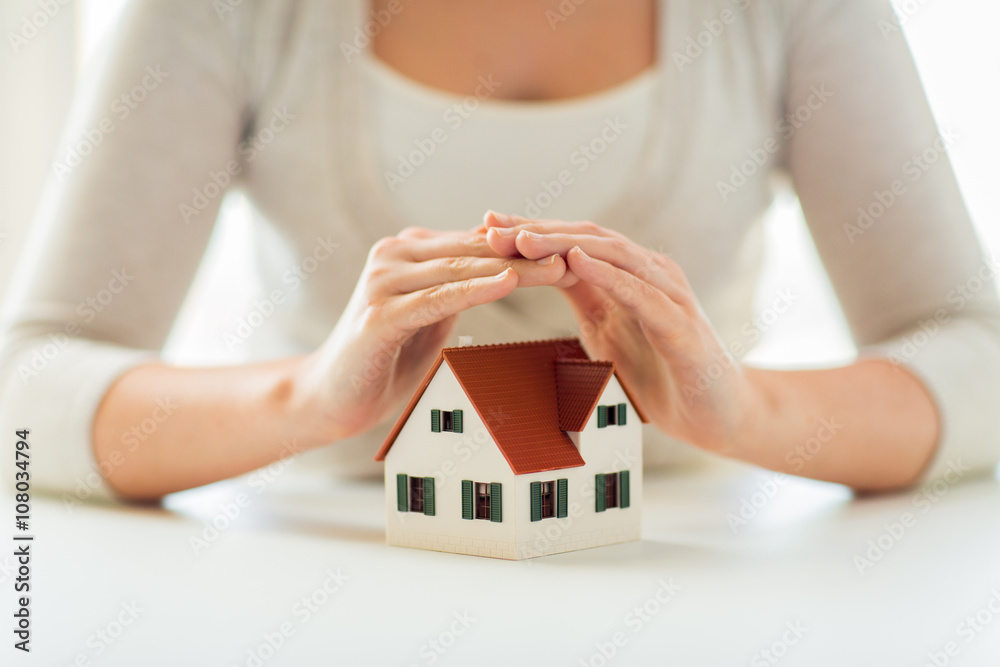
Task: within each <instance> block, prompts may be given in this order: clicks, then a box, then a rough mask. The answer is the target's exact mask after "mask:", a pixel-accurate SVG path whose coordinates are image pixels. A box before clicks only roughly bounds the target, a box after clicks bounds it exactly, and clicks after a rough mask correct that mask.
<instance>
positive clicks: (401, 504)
mask: <svg viewBox="0 0 1000 667" xmlns="http://www.w3.org/2000/svg"><path fill="white" fill-rule="evenodd" d="M408 481H409V480H407V478H406V475H404V474H403V473H399V474H398V475H396V509H397V510H399V511H400V512H405V511H406V510H407V509H409V507H410V503H409V500H410V499H409V497H408V494H407V491H409V489H408V488H407V487H409V483H408Z"/></svg>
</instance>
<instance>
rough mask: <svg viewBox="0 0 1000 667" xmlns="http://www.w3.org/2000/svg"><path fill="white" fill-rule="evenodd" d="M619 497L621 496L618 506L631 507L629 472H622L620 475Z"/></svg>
mask: <svg viewBox="0 0 1000 667" xmlns="http://www.w3.org/2000/svg"><path fill="white" fill-rule="evenodd" d="M618 495H619V496H620V498H619V501H618V506H619V507H628V505H629V490H628V470H622V471H621V472H620V473H618Z"/></svg>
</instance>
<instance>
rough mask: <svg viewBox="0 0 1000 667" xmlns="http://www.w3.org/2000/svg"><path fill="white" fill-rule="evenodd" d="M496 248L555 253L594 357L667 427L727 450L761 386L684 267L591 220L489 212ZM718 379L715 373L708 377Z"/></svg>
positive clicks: (535, 255) (530, 254)
mask: <svg viewBox="0 0 1000 667" xmlns="http://www.w3.org/2000/svg"><path fill="white" fill-rule="evenodd" d="M485 223H486V227H487V229H488V231H487V234H486V238H487V242H488V243H489V245H490V247H491V248H492V249H493V250H494V251H496V253H497V254H498V255H501V256H507V257H514V256H519V257H524V258H526V259H528V260H533V259H539V258H543V257H550V256H551V255H553V254H558V255H560V256H562V257H564V258H565V261H566V264H567V267H568V270H567V271H566V274H565V275H564V276H563V277H562V278H561V279H560V280H559V281H558V283H557V285H558V286H559V287H562V291H563V294H565V296H566V297H567V299H568V300H569V303H570V305H571V306H572V308H573V310H574V312H575V314H576V317H577V320H578V321H579V324H580V333H581V336H580V337H581V339H582V341H583V344H584V346H585V347H586V349H587V351H588V353H589V354H590V355H591V356H592V357H594V358H596V359H607V360H611V361H614V362H615V365H616V366H617V368H618V371H619V372H620V373H621V374H622V377H623V378H624V379H625V381H626V383H628V385H629V387H630V388H632V389H633V390H634V395H635V397H636V400H638V401H639V403H640V407H641V408H642V409H643V411H644V412H645V413H646V415H647V417H648V418H649V419H650V420H651V421H652V422H653V423H655V424H656V425H657V426H658V427H659V428H660V429H661V430H662V431H664V432H665V433H667V434H669V435H671V436H673V437H675V438H678V439H680V440H684V441H686V442H689V443H692V444H695V445H698V446H700V447H703V448H705V449H709V450H712V451H716V452H720V453H725V452H730V451H732V450H733V448H735V447H736V446H737V444H736V439H737V437H738V435H739V434H740V433H742V432H744V431H745V430H746V428H747V426H748V422H749V421H750V420H751V419H752V416H753V415H754V414H756V413H757V410H756V408H757V404H758V403H759V400H760V399H759V397H758V392H757V390H756V389H755V388H754V387H753V386H752V385H751V383H750V381H749V380H748V379H747V376H746V373H744V371H743V369H742V368H741V367H740V365H739V364H738V363H737V362H736V361H735V360H734V359H733V358H732V356H731V355H729V354H728V353H727V352H726V350H725V348H724V346H723V345H722V343H721V342H720V341H719V339H718V337H717V336H716V334H715V331H714V330H713V329H712V325H711V324H709V322H708V320H707V318H706V317H705V314H704V313H703V312H702V310H701V307H700V306H699V304H698V301H697V299H696V298H695V296H694V294H693V292H692V291H691V287H690V285H688V282H687V279H686V278H685V277H684V273H683V272H682V271H681V269H680V267H679V266H677V264H676V263H674V262H673V261H672V260H671V259H670V258H669V257H667V256H666V255H663V254H661V253H658V252H655V251H653V250H649V249H647V248H644V247H642V246H640V245H638V244H636V243H634V242H632V241H630V240H629V239H627V238H626V237H624V236H623V235H621V234H619V233H618V232H614V231H611V230H608V229H604V228H603V227H600V226H598V225H595V224H594V223H591V222H562V221H558V220H529V219H525V218H518V217H515V216H505V215H501V214H497V213H494V212H492V211H491V212H490V213H488V214H487V216H486V219H485ZM710 378H715V379H710Z"/></svg>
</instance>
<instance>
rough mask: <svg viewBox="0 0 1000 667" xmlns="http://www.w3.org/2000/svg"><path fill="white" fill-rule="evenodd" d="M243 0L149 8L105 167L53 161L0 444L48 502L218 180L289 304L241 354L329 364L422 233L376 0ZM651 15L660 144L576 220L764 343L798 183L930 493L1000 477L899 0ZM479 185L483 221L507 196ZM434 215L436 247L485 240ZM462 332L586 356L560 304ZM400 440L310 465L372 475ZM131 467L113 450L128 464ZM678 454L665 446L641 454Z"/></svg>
mask: <svg viewBox="0 0 1000 667" xmlns="http://www.w3.org/2000/svg"><path fill="white" fill-rule="evenodd" d="M235 4H236V3H229V4H227V3H208V2H202V1H200V0H137V1H136V2H134V3H132V4H131V6H130V8H129V9H127V10H126V11H127V16H126V18H125V21H124V29H123V30H122V32H121V34H119V35H118V36H117V37H116V40H117V42H116V46H115V48H114V50H113V57H112V58H111V59H110V60H109V61H108V65H107V67H106V68H105V69H104V70H103V73H102V75H101V76H100V77H99V79H96V80H94V81H91V82H88V83H87V85H85V87H84V89H83V91H82V93H81V95H80V97H79V101H78V102H79V103H78V105H77V106H76V109H75V111H74V113H73V116H72V119H71V123H70V127H69V129H68V134H67V137H69V138H70V140H71V143H72V144H73V145H76V146H78V148H79V152H80V153H84V152H86V153H87V154H86V155H85V156H82V158H81V159H80V160H76V159H73V160H69V161H67V160H66V158H65V153H61V154H60V155H59V156H57V159H58V162H59V163H60V164H57V166H56V169H57V173H58V177H54V178H53V185H52V188H51V189H50V190H49V192H48V194H47V195H46V198H45V201H44V204H43V210H42V212H41V214H40V219H39V220H38V221H37V223H36V224H35V226H34V228H33V230H32V237H31V240H30V243H29V247H28V250H27V251H26V252H25V255H24V257H23V258H22V262H21V265H20V267H19V274H20V277H21V280H20V282H19V283H18V287H17V289H15V291H14V292H13V293H12V295H11V298H10V299H9V301H8V304H7V305H8V308H7V311H6V315H5V332H4V337H3V340H2V348H0V387H2V389H0V391H2V394H0V425H2V428H0V433H11V432H13V431H14V430H15V429H21V428H30V429H31V430H32V440H33V449H32V456H33V460H32V470H33V477H34V483H35V485H36V488H39V487H42V488H48V489H51V490H57V491H58V490H73V489H74V488H86V487H87V486H88V482H87V479H88V475H90V477H89V480H90V482H93V481H94V480H95V479H96V476H95V475H93V474H92V473H93V471H94V470H95V469H96V464H95V462H94V461H93V456H92V452H91V442H90V440H91V426H92V420H93V417H94V413H95V410H96V407H97V405H98V404H99V402H100V400H101V398H102V397H103V395H104V393H105V392H106V390H107V388H108V386H109V385H110V383H111V382H113V381H114V380H115V378H116V377H118V376H119V375H120V374H121V373H122V372H123V371H125V370H126V369H128V368H130V367H132V366H134V365H135V364H137V363H141V362H142V361H143V360H148V359H150V358H155V355H156V354H157V353H158V351H159V350H160V349H161V347H162V345H163V344H164V341H165V340H166V337H167V335H168V333H169V331H170V329H171V326H172V324H173V321H174V319H175V316H176V314H177V311H178V308H179V307H180V305H181V302H182V300H183V299H184V297H185V295H186V293H187V290H188V287H189V285H190V282H191V279H192V277H193V276H194V273H195V271H196V269H197V268H198V265H199V262H200V261H201V258H202V255H203V254H204V251H205V247H206V244H207V242H208V239H209V236H210V234H211V232H212V229H213V225H214V222H215V218H216V214H217V212H218V208H219V204H220V200H221V191H222V190H223V189H224V188H225V187H227V186H228V187H233V186H236V187H241V188H242V189H243V190H244V191H245V192H246V193H247V195H248V196H249V198H250V199H251V201H252V202H253V203H254V205H255V207H256V209H257V210H258V212H259V218H258V221H257V226H256V237H257V240H258V245H257V257H256V259H257V264H258V268H259V272H260V277H261V281H262V283H263V284H264V285H265V286H266V289H267V291H269V292H270V291H273V290H278V291H280V292H281V293H282V296H283V303H282V304H281V305H280V307H279V308H278V309H277V310H276V311H275V313H274V315H272V316H271V317H270V318H269V319H268V320H267V321H266V322H264V323H263V324H262V325H261V326H260V327H259V328H257V329H256V330H255V331H254V332H253V335H252V336H251V338H250V340H249V344H251V345H253V347H254V349H255V351H256V354H257V356H260V357H274V356H280V355H284V354H290V353H300V352H306V351H310V350H312V349H314V348H315V347H316V346H317V345H319V344H320V343H321V342H322V340H323V339H324V338H325V337H326V335H327V334H328V333H329V331H330V330H331V329H332V327H333V326H334V323H335V322H336V321H337V318H338V315H339V313H340V312H341V310H342V308H343V307H344V305H345V303H346V301H347V299H348V296H349V295H350V293H351V290H352V288H353V286H354V284H355V282H356V280H357V278H358V276H359V274H360V271H361V268H362V265H363V262H364V258H365V255H366V252H367V250H368V248H369V247H370V246H371V245H372V243H374V242H375V240H377V239H378V238H380V237H382V236H385V235H390V234H393V233H395V232H397V231H398V230H399V229H400V228H402V227H404V226H406V225H407V224H410V223H411V222H412V220H411V219H409V218H408V216H406V215H403V214H402V213H401V210H405V207H401V206H400V199H399V198H398V197H397V196H396V195H395V193H391V192H390V190H389V188H388V187H387V183H386V179H385V177H384V173H383V172H384V171H385V170H384V169H383V168H381V167H383V166H384V155H382V157H380V150H383V151H384V144H383V143H382V142H381V141H380V140H379V138H378V137H377V136H375V135H376V134H377V133H376V132H373V131H372V126H373V125H374V126H375V127H377V126H378V124H377V122H376V123H373V122H372V119H374V118H376V116H377V114H375V113H373V112H372V111H371V108H370V105H371V104H372V96H371V95H370V94H368V93H367V92H366V91H367V90H368V89H367V88H366V86H365V84H364V82H365V78H364V76H363V73H364V71H365V69H364V67H363V66H362V65H361V63H360V60H361V59H360V57H359V56H358V54H357V53H356V52H355V49H354V48H353V46H352V45H353V44H355V43H356V44H358V45H362V46H363V45H364V44H363V42H364V40H362V39H360V38H359V35H361V34H362V32H361V31H360V29H359V26H361V25H362V24H363V23H364V22H365V21H367V20H368V17H367V16H366V15H365V14H366V12H365V5H366V3H365V2H364V0H349V1H345V2H328V1H325V0H271V1H269V2H264V1H263V0H261V1H254V0H244V1H243V2H242V3H240V4H239V5H238V6H235V7H233V9H232V11H224V10H222V9H221V8H225V7H230V6H231V5H235ZM659 16H660V17H661V19H662V25H661V31H660V47H661V48H660V59H659V64H658V67H657V69H656V74H655V78H656V81H655V85H654V86H653V87H652V90H651V93H650V99H649V110H650V113H648V114H647V116H648V124H647V126H646V127H645V128H644V129H642V142H641V148H642V149H641V150H640V151H637V152H636V154H635V155H634V156H633V157H631V158H628V159H627V160H626V159H624V158H622V159H623V160H624V161H623V162H621V164H620V166H621V168H623V169H626V168H627V169H629V171H628V174H629V177H628V178H626V179H622V180H621V185H620V187H619V188H618V189H619V191H618V192H617V193H612V195H613V196H610V198H608V199H607V204H606V205H600V206H598V205H597V204H594V203H591V204H587V202H588V201H592V200H588V199H587V196H586V195H585V193H582V192H580V191H577V192H574V188H572V187H570V188H568V189H567V191H566V192H565V193H563V194H561V195H560V201H565V204H560V207H563V206H565V207H566V208H567V209H568V210H571V211H579V212H580V213H581V214H580V216H579V217H586V218H590V219H593V220H595V221H596V222H598V223H600V224H603V225H605V226H608V227H611V228H614V229H618V230H620V231H622V232H623V233H625V234H627V235H628V236H630V237H631V238H633V239H635V240H636V241H638V242H639V243H641V244H644V245H646V246H649V247H652V248H656V249H660V250H662V251H663V252H666V253H669V254H670V255H671V256H672V257H673V258H674V259H675V260H676V261H677V262H678V263H679V264H680V266H681V267H682V268H683V269H684V270H685V271H686V273H687V276H688V278H689V280H690V282H691V285H692V287H693V288H694V290H695V292H696V293H697V295H698V297H699V299H700V301H701V303H702V305H703V307H704V309H705V311H706V313H707V315H708V316H709V318H710V319H711V321H712V323H713V324H714V325H715V327H716V329H717V331H718V332H719V335H720V336H721V338H722V340H723V341H724V342H725V343H726V344H727V345H729V346H731V347H732V348H733V349H738V348H737V346H745V345H746V344H747V343H749V342H750V341H747V340H745V337H744V333H741V328H742V324H743V323H745V322H747V321H749V320H750V319H751V317H752V315H753V313H752V311H751V304H752V295H753V292H754V287H755V281H756V277H757V275H758V272H759V269H760V266H761V261H762V252H763V243H762V234H761V225H760V222H761V219H762V216H763V214H764V213H765V212H766V210H767V208H768V206H769V204H770V203H771V201H772V196H773V187H774V183H775V179H773V178H771V177H772V176H773V175H776V174H787V175H788V177H789V178H790V182H791V184H792V185H793V186H794V188H795V190H796V192H797V194H798V196H799V198H800V200H801V204H802V208H803V211H804V213H805V217H806V220H807V223H808V225H809V227H810V230H811V232H812V235H813V238H814V240H815V243H816V246H817V248H818V250H819V253H820V255H821V257H822V259H823V261H824V263H825V266H826V269H827V271H828V273H829V275H830V278H831V280H832V282H833V285H834V287H835V289H836V292H837V295H838V297H839V300H840V303H841V305H842V307H843V310H844V313H845V315H846V317H847V321H848V323H849V324H850V326H851V329H852V332H853V335H854V338H855V340H856V342H857V344H858V346H859V348H860V350H861V353H862V354H865V355H881V356H885V355H892V356H893V358H894V359H897V360H898V361H899V362H900V363H902V364H905V365H906V366H907V367H908V368H909V369H911V370H912V371H913V372H914V373H916V375H917V376H919V377H920V378H921V379H922V380H923V381H924V382H925V383H926V385H927V386H928V387H929V389H930V391H931V392H932V393H933V396H934V398H935V400H936V402H937V405H938V407H939V408H940V412H941V414H942V418H943V435H942V441H941V443H940V447H939V450H938V453H937V455H936V458H935V460H934V462H933V464H932V466H931V467H930V469H929V470H928V473H927V474H928V475H935V474H939V473H943V472H944V471H945V470H946V469H947V468H948V466H949V465H950V464H952V463H957V462H960V464H961V465H962V466H967V467H971V468H974V469H980V470H982V469H984V468H986V467H988V466H991V465H992V464H994V463H995V462H996V461H997V460H998V458H1000V410H997V409H996V399H997V397H998V396H1000V306H998V299H997V296H996V291H995V288H994V285H993V282H992V278H993V275H994V272H995V271H994V268H995V267H994V266H993V264H992V263H990V262H989V261H987V260H985V259H984V257H983V253H982V250H981V248H980V245H979V243H978V241H977V239H976V236H975V233H974V231H973V229H972V226H971V224H970V221H969V217H968V213H967V211H966V209H965V206H964V205H963V202H962V198H961V195H960V193H959V190H958V187H957V184H956V182H955V178H954V175H953V173H952V170H951V167H950V165H949V163H948V160H947V158H946V157H945V156H944V154H943V152H942V151H941V150H940V148H939V147H938V146H939V145H940V144H939V139H938V130H937V129H936V127H935V124H934V121H933V119H932V117H931V114H930V111H929V108H928V105H927V102H926V100H925V97H924V94H923V91H922V89H921V85H920V82H919V80H918V77H917V74H916V71H915V69H914V66H913V62H912V59H911V57H910V54H909V52H908V50H907V47H906V45H905V42H904V40H903V38H902V36H901V35H900V33H899V32H898V31H892V30H889V29H888V27H887V26H894V25H895V23H894V22H893V18H892V16H893V15H892V12H891V7H890V5H889V3H888V2H887V0H770V1H767V0H758V1H757V2H745V1H744V0H672V1H667V0H664V1H663V2H662V7H661V11H660V14H659ZM372 25H374V24H372ZM123 94H124V95H125V98H123V97H122V96H123ZM140 98H141V99H140ZM571 107H572V103H570V106H568V107H567V109H569V108H571ZM519 136H520V135H519V129H518V125H517V123H515V122H512V123H511V125H510V136H509V137H508V138H507V139H508V142H507V143H501V146H503V145H510V146H513V147H519V146H522V144H521V143H519V139H518V137H519ZM414 138H417V137H414ZM97 139H99V140H100V141H99V142H98V141H97ZM521 139H522V140H523V137H521ZM93 144H96V145H93ZM457 154H459V155H460V154H461V151H459V152H458V153H457ZM496 158H497V160H496V165H495V166H494V170H495V175H496V176H497V177H498V178H497V180H498V182H499V181H502V180H503V176H504V174H513V173H515V172H516V171H517V170H518V169H520V168H521V167H520V165H522V164H523V163H524V162H526V161H528V162H534V161H543V163H545V164H549V165H551V167H552V169H553V173H554V174H557V173H558V172H559V170H560V169H561V167H560V163H561V162H566V161H567V160H568V159H569V156H559V157H558V159H556V160H552V158H551V156H548V155H547V154H546V151H545V150H544V147H536V148H535V149H534V150H531V151H530V152H528V153H527V154H525V149H523V148H521V149H518V150H510V151H507V152H506V153H504V154H500V155H497V156H496ZM616 159H617V158H616ZM434 160H435V169H436V170H437V171H438V172H439V173H451V174H452V175H453V176H454V177H455V178H459V175H460V174H461V173H462V172H463V171H464V170H465V169H466V168H467V165H463V164H462V163H461V161H460V160H457V159H454V157H453V156H450V155H449V153H448V152H447V151H442V152H441V153H440V154H438V155H435V156H434ZM546 160H552V161H550V162H547V163H546V162H544V161H546ZM629 163H631V164H629ZM432 172H433V170H429V171H427V172H426V173H432ZM422 173H423V172H422ZM415 182H416V181H415ZM431 185H432V186H433V187H435V188H438V189H440V188H441V184H440V182H436V183H435V184H431ZM429 187H431V186H430V185H429ZM578 190H579V189H578ZM482 192H483V194H482V195H481V196H482V201H473V202H471V203H472V204H474V208H475V209H476V210H477V211H481V210H485V209H487V208H491V207H492V208H501V207H502V204H500V203H498V201H497V200H498V199H502V198H503V197H506V196H508V195H510V191H509V190H497V191H494V192H491V191H488V190H482ZM538 192H541V190H540V189H539V190H538ZM438 199H440V198H438ZM424 201H425V202H426V201H430V202H432V203H431V204H430V205H434V204H433V202H434V200H433V199H428V198H425V199H424ZM542 201H544V198H543V200H542ZM416 205H417V204H414V206H416ZM425 205H427V204H425ZM438 205H439V206H440V218H439V219H440V221H441V222H440V224H439V225H438V226H440V227H441V228H453V227H455V226H461V227H471V226H472V225H474V224H475V223H476V222H477V220H466V219H465V213H464V210H465V209H464V208H463V209H461V210H460V209H459V208H455V207H453V206H452V205H451V203H450V202H449V201H439V204H438ZM463 205H464V206H467V205H469V202H467V201H466V202H465V204H463ZM518 210H523V207H518ZM545 213H546V214H548V213H551V211H545ZM414 216H415V217H417V214H416V212H414ZM420 217H421V219H423V220H426V219H427V218H430V219H432V220H433V218H434V215H433V214H432V213H429V212H428V211H427V210H426V209H424V211H423V213H422V214H420ZM328 255H329V257H330V258H329V259H327V260H325V261H323V260H321V259H318V258H321V257H327V256H328ZM307 258H313V259H312V260H309V259H307ZM306 265H308V266H309V267H312V270H311V271H308V272H301V271H300V272H299V273H296V270H295V268H294V267H303V266H306ZM459 328H460V332H461V333H463V334H470V335H473V336H474V338H475V342H476V343H487V342H498V341H510V340H522V339H537V338H546V337H552V336H564V335H572V334H573V331H574V324H573V320H572V317H571V315H570V313H569V310H568V308H567V307H566V306H565V304H564V303H563V302H562V300H561V297H560V296H559V295H558V294H557V293H556V292H555V291H554V290H548V289H532V290H524V291H518V292H517V293H515V295H513V296H512V297H509V298H507V299H505V300H504V301H502V302H500V303H497V304H493V305H490V306H486V307H481V308H477V309H474V310H473V311H470V312H468V313H466V314H464V315H463V316H462V320H461V323H460V325H459ZM165 398H169V397H165ZM373 426H374V425H373ZM386 430H387V426H386V425H380V426H378V427H377V428H374V429H373V430H372V431H371V432H370V433H368V434H366V435H365V436H362V437H359V438H356V439H355V441H354V442H352V443H340V444H338V445H337V446H334V447H330V448H326V449H324V450H322V451H323V453H322V454H317V457H322V458H328V459H332V463H331V465H333V466H339V467H340V469H342V470H360V469H367V470H376V469H377V468H375V464H374V463H372V462H371V461H370V459H371V457H372V456H373V455H374V452H375V450H376V447H377V443H378V442H379V441H380V440H381V438H382V436H383V435H384V433H385V431H386ZM130 446H131V444H130V443H129V441H127V439H123V441H122V451H123V454H124V455H127V451H128V449H129V447H130ZM139 446H141V444H140V445H139ZM684 447H685V446H684V445H681V444H679V443H674V442H671V441H669V440H668V439H667V438H665V437H664V436H663V435H662V434H659V433H656V432H654V431H653V429H647V432H646V451H647V453H648V455H649V459H650V460H653V461H655V460H662V459H664V458H669V457H668V456H667V454H668V453H669V452H670V451H671V449H677V448H681V449H683V448H684ZM5 477H6V476H5ZM81 484H83V487H81ZM92 485H93V484H91V486H92ZM99 492H106V489H100V490H99Z"/></svg>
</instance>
